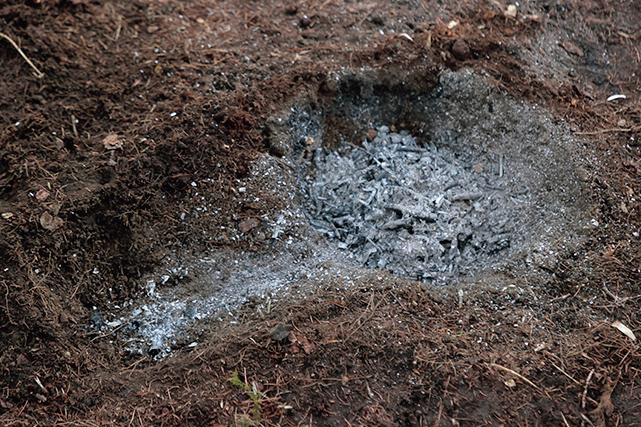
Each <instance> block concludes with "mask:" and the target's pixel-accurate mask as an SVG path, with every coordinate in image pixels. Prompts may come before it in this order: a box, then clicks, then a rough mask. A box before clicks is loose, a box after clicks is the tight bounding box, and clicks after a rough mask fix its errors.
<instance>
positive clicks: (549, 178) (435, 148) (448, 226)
mask: <svg viewBox="0 0 641 427" xmlns="http://www.w3.org/2000/svg"><path fill="white" fill-rule="evenodd" d="M419 80H420V79H417V78H416V75H405V76H402V77H401V76H395V77H389V76H381V75H380V74H377V73H375V72H371V71H359V72H345V73H342V74H331V75H330V76H329V77H328V79H327V81H326V82H325V88H328V89H329V90H330V91H331V92H333V93H332V95H333V96H334V99H335V101H334V102H333V104H332V105H330V106H329V107H325V108H320V107H319V108H314V107H312V106H310V105H303V106H298V107H294V108H292V109H291V110H290V112H289V113H288V114H287V115H285V116H284V117H280V118H272V119H271V121H270V122H268V126H271V127H270V131H271V135H270V142H271V147H272V149H273V151H276V152H277V153H278V154H284V155H286V156H289V157H290V158H291V159H292V160H294V161H296V162H298V163H299V164H300V165H302V170H303V172H302V177H301V189H302V190H301V191H302V203H303V206H304V208H305V211H306V214H307V217H308V220H309V224H310V226H311V227H312V228H313V229H315V230H316V231H318V232H319V233H322V234H324V235H326V236H327V238H328V239H329V240H330V241H331V242H333V244H335V245H336V246H337V247H338V248H339V249H342V250H345V251H348V252H349V253H351V255H350V256H351V257H353V258H355V260H356V261H357V263H359V264H360V265H362V266H364V267H367V268H382V269H387V270H390V271H391V272H393V273H394V274H397V275H399V276H402V277H406V278H410V279H414V280H421V281H427V282H431V283H436V284H446V283H450V282H451V281H452V279H455V278H461V277H465V276H467V277H470V276H472V277H473V276H475V275H477V274H478V272H480V271H482V270H485V269H487V268H488V267H491V268H495V269H500V268H508V267H510V268H516V269H518V270H519V271H520V272H523V273H531V272H536V270H537V269H538V268H540V267H544V268H550V267H552V266H553V265H554V263H555V262H556V257H557V255H558V254H559V252H560V251H567V250H571V249H572V248H573V247H574V246H575V245H576V244H577V243H578V242H579V241H580V240H581V239H580V236H581V235H582V234H584V232H585V230H586V229H589V227H591V226H592V225H591V224H590V223H589V222H588V221H587V219H586V217H585V216H584V215H583V214H582V212H584V209H583V207H584V203H583V196H582V192H583V189H582V181H581V179H580V177H579V174H578V173H577V168H576V165H575V162H574V161H573V160H572V159H573V158H576V157H577V156H576V155H577V151H580V150H582V149H583V148H582V146H581V144H580V143H577V142H576V141H574V140H573V139H572V138H571V136H570V133H569V132H568V130H567V129H566V128H564V127H563V123H552V122H551V119H550V118H549V116H548V115H546V113H545V112H544V111H541V109H540V108H538V107H537V106H536V105H529V104H527V103H525V102H523V101H515V100H511V99H510V98H509V97H508V96H507V95H506V94H504V93H501V91H500V90H497V89H496V87H495V86H494V85H493V84H491V82H490V80H489V79H487V78H483V77H479V76H478V75H476V74H474V73H472V72H469V71H467V72H459V73H452V72H444V73H443V74H442V75H441V76H440V78H439V79H438V82H434V83H430V82H420V81H419ZM408 82H412V83H408Z"/></svg>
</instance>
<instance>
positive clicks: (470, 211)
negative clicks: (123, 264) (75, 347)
mask: <svg viewBox="0 0 641 427" xmlns="http://www.w3.org/2000/svg"><path fill="white" fill-rule="evenodd" d="M328 79H330V80H331V82H330V83H332V84H334V85H335V87H336V101H335V105H334V106H333V107H332V108H334V109H337V110H340V111H343V112H347V116H348V120H351V124H352V125H353V126H354V128H357V129H362V134H363V135H366V134H368V130H375V131H376V132H375V135H374V132H370V138H369V140H367V139H365V138H363V139H362V140H361V141H358V145H354V144H352V143H349V142H345V141H340V142H339V144H338V150H337V151H330V150H328V149H327V148H325V147H326V146H328V145H330V144H331V145H333V146H337V144H336V141H323V135H324V132H325V131H327V129H324V128H323V119H324V115H325V114H327V111H317V110H315V109H314V108H313V107H311V106H309V105H299V106H296V107H295V108H291V109H290V110H288V111H287V112H286V113H283V114H282V115H281V116H280V117H272V118H270V120H268V124H269V122H270V121H271V123H275V124H277V125H275V126H274V127H273V132H272V134H271V136H270V139H271V144H272V147H274V146H276V147H278V152H279V153H281V154H284V158H278V159H277V158H274V157H271V156H269V155H263V156H262V157H260V158H259V159H258V160H256V161H255V162H254V164H253V167H252V169H251V172H250V174H249V176H248V177H247V178H246V179H245V180H244V181H242V182H238V183H237V187H238V192H237V196H236V197H237V202H238V204H239V206H240V205H241V204H243V203H245V204H246V203H259V204H260V203H262V204H263V205H262V206H263V208H264V211H265V212H267V213H265V214H264V215H263V216H262V217H260V218H257V220H258V221H256V224H260V225H259V226H256V228H254V229H251V230H246V229H245V233H243V232H241V231H240V229H241V228H242V227H238V228H237V229H235V230H227V232H228V233H230V234H231V235H230V236H229V238H231V239H232V240H234V239H246V238H247V237H250V236H248V235H249V234H252V236H253V237H255V236H257V235H260V236H261V237H262V239H264V246H265V247H266V248H267V250H262V251H259V252H258V253H249V252H247V253H238V252H231V251H227V252H216V253H192V252H191V251H190V250H189V249H184V250H183V251H181V252H176V253H174V254H173V255H172V256H171V257H168V258H167V259H166V260H165V263H166V268H165V270H164V271H159V272H157V273H156V274H154V275H152V276H151V277H149V278H148V284H149V285H148V294H147V296H146V297H144V298H142V299H141V300H140V301H135V302H134V301H132V302H130V304H129V306H128V307H127V308H126V309H124V310H122V309H121V310H120V314H119V315H114V314H111V313H108V317H110V318H112V319H115V320H114V321H112V322H109V323H108V325H110V326H111V328H112V329H114V330H115V329H118V330H119V339H121V340H124V341H126V342H127V343H128V348H129V349H130V351H132V352H133V353H147V352H148V353H149V354H151V355H152V356H154V357H156V358H159V357H163V356H166V355H168V354H170V353H171V351H172V350H174V349H179V348H184V347H193V346H196V345H197V341H198V337H199V336H200V335H201V334H202V333H203V331H205V330H207V329H208V328H209V327H210V325H212V324H216V323H222V322H226V323H229V322H231V323H233V322H235V321H236V319H235V316H236V314H235V313H236V311H237V310H238V309H239V308H240V307H241V306H243V304H245V305H246V306H247V305H249V306H250V307H251V308H252V309H253V310H254V311H259V312H266V311H269V309H270V307H271V306H272V305H273V304H276V303H277V302H278V300H279V299H281V298H284V297H303V296H306V295H310V294H313V292H314V291H315V288H317V287H319V286H327V285H331V286H339V287H340V288H346V287H348V286H351V285H353V284H354V283H365V282H367V283H369V280H370V278H371V277H375V276H372V274H371V273H368V271H370V272H372V273H374V275H376V274H377V273H375V271H372V270H367V269H376V268H380V269H384V270H387V271H390V272H391V273H392V274H393V275H396V276H399V277H404V278H409V279H413V280H420V281H423V282H425V283H432V284H435V285H447V284H452V283H454V282H457V281H459V282H463V283H470V284H471V283H474V282H475V281H478V280H480V278H481V277H482V275H483V274H484V272H485V271H489V272H493V273H497V272H499V273H500V272H506V273H509V275H510V276H511V277H514V276H520V277H523V278H525V279H526V280H527V278H528V277H530V275H541V274H546V273H545V271H547V270H548V269H550V268H553V267H554V265H555V263H556V262H557V256H558V255H560V254H562V253H571V252H573V251H575V250H576V248H577V246H578V245H579V244H580V243H581V242H582V240H583V236H584V234H585V233H586V231H589V229H590V228H591V227H594V221H593V220H592V221H591V220H590V218H589V217H587V215H586V214H585V213H584V212H586V211H587V209H586V208H585V205H584V199H586V196H585V195H584V191H585V190H584V189H583V185H582V182H581V179H579V176H578V174H577V172H576V166H575V164H574V161H573V160H572V158H582V157H585V153H582V152H581V150H585V147H583V146H581V144H580V143H578V142H576V141H574V140H573V139H572V138H571V136H570V135H569V132H568V130H567V129H564V128H562V127H559V126H558V125H555V124H553V123H552V122H551V121H550V119H549V118H548V117H547V116H546V114H545V112H542V111H539V109H538V108H537V107H536V106H530V105H527V104H525V103H523V102H518V101H514V100H510V99H508V97H507V96H506V95H504V94H501V93H500V92H498V91H497V90H496V89H494V87H493V86H492V85H491V83H490V82H488V81H487V80H486V79H484V78H481V77H479V76H477V75H475V74H473V73H472V72H459V73H451V72H444V73H442V75H441V77H440V80H439V84H438V85H437V86H436V87H434V88H425V89H424V90H422V91H420V92H417V91H414V90H411V89H406V90H405V89H403V85H402V84H401V85H400V86H399V85H390V84H386V83H385V81H383V80H382V79H381V78H379V77H377V76H376V75H374V74H373V73H372V72H369V71H359V72H354V71H349V72H344V73H343V74H342V75H339V74H332V75H330V77H329V78H328ZM374 88H375V89H374ZM399 117H404V119H403V122H402V123H403V124H405V125H406V128H405V129H402V128H401V126H399V130H398V132H393V131H391V130H390V128H389V127H392V126H396V125H397V124H399V125H400V124H401V123H400V122H399V120H398V118H399ZM408 118H409V119H408ZM388 126H389V127H388ZM309 141H315V143H316V145H312V146H309V145H308V142H309ZM321 143H322V146H321ZM215 176H217V171H213V172H212V178H213V177H215ZM207 181H211V180H204V181H203V182H201V183H194V184H192V185H193V186H198V188H199V189H200V190H201V191H202V193H200V194H199V193H196V195H198V202H199V203H202V206H200V207H198V208H197V210H198V212H200V219H199V221H200V222H194V224H203V222H202V221H206V216H207V215H216V214H217V212H216V210H215V209H214V208H215V207H213V206H211V204H209V205H208V203H207V190H206V185H205V183H206V182H207ZM296 189H298V190H296ZM208 209H209V210H208ZM203 215H204V216H203ZM176 216H177V218H180V220H181V221H183V222H184V223H185V224H184V225H186V226H194V224H191V225H190V223H189V221H190V218H192V217H193V216H191V215H185V213H184V212H183V213H181V212H176ZM240 220H241V219H239V222H240ZM203 234H206V231H205V230H203ZM361 267H365V269H363V268H361ZM382 276H385V275H381V276H376V277H377V278H376V279H375V280H383V279H381V277H382ZM187 278H189V279H188V280H187ZM363 281H365V282H363ZM166 283H172V286H167V285H166ZM116 311H117V310H116V309H115V307H114V312H116Z"/></svg>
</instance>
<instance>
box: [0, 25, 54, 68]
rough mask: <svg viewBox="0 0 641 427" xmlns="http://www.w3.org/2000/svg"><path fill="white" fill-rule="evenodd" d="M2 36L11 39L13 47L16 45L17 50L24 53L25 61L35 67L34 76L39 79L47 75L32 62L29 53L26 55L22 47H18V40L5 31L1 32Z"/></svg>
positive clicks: (21, 53) (0, 35)
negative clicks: (28, 56) (15, 40)
mask: <svg viewBox="0 0 641 427" xmlns="http://www.w3.org/2000/svg"><path fill="white" fill-rule="evenodd" d="M0 37H4V38H5V39H7V40H8V41H9V43H11V45H12V46H13V47H15V48H16V50H17V51H18V53H19V54H20V55H22V57H23V58H24V60H25V61H27V63H28V64H29V65H31V68H33V70H34V73H33V75H34V76H36V77H37V78H39V79H41V78H43V77H44V76H45V75H44V73H43V72H41V71H40V70H39V69H38V68H37V67H36V66H35V65H33V62H31V60H30V59H29V58H27V55H25V54H24V52H23V51H22V49H20V47H18V45H17V44H16V42H14V41H13V40H12V39H11V37H9V36H8V35H6V34H5V33H0Z"/></svg>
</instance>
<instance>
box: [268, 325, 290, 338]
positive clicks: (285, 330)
mask: <svg viewBox="0 0 641 427" xmlns="http://www.w3.org/2000/svg"><path fill="white" fill-rule="evenodd" d="M291 330H292V326H291V325H286V324H284V323H279V324H278V325H276V326H274V327H273V328H271V329H270V330H269V336H270V337H271V338H272V339H273V340H274V341H283V340H284V339H285V338H287V337H288V336H289V331H291Z"/></svg>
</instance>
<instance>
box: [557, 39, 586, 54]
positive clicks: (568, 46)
mask: <svg viewBox="0 0 641 427" xmlns="http://www.w3.org/2000/svg"><path fill="white" fill-rule="evenodd" d="M561 46H563V49H565V50H566V51H567V52H568V53H571V54H572V55H577V56H583V51H582V50H581V48H579V47H578V46H577V45H575V44H574V43H572V42H569V41H567V40H564V41H563V43H561Z"/></svg>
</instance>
